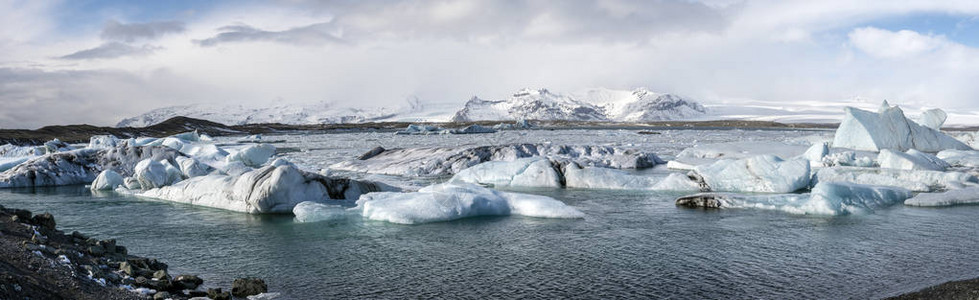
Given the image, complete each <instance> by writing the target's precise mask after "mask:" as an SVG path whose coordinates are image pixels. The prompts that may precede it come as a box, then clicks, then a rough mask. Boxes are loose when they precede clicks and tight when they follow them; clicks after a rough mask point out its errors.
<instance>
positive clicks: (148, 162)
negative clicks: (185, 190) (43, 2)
mask: <svg viewBox="0 0 979 300" xmlns="http://www.w3.org/2000/svg"><path fill="white" fill-rule="evenodd" d="M171 167H172V166H171ZM133 171H134V173H135V175H134V177H135V178H136V180H137V181H139V185H140V186H141V187H143V188H145V189H151V188H158V187H162V186H165V185H167V184H168V183H169V182H170V174H169V172H168V171H167V166H165V165H164V164H162V163H160V162H159V161H155V160H152V159H145V160H143V161H140V162H139V163H137V164H136V167H135V169H133Z"/></svg>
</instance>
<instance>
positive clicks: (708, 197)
mask: <svg viewBox="0 0 979 300" xmlns="http://www.w3.org/2000/svg"><path fill="white" fill-rule="evenodd" d="M717 197H718V196H717V194H710V193H703V194H696V195H690V196H683V197H680V198H677V199H676V205H677V206H683V207H703V208H721V202H720V201H718V200H717Z"/></svg>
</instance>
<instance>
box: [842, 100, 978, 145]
mask: <svg viewBox="0 0 979 300" xmlns="http://www.w3.org/2000/svg"><path fill="white" fill-rule="evenodd" d="M844 111H845V112H846V115H845V116H844V118H843V122H842V123H840V126H839V128H838V129H837V130H836V135H835V137H834V139H833V147H842V148H851V149H856V150H868V151H879V150H881V149H893V150H899V151H906V150H908V149H917V150H920V151H925V152H938V151H942V150H946V149H960V150H969V149H971V147H969V146H968V145H966V144H964V143H962V142H960V141H958V140H956V139H954V138H952V137H950V136H948V135H945V134H944V133H942V132H941V131H938V130H935V129H932V128H928V127H925V126H922V125H919V124H918V123H915V122H913V121H911V120H908V119H907V118H906V117H905V116H904V111H902V110H901V108H899V107H897V106H889V105H887V103H886V102H885V103H884V104H883V105H882V107H881V108H880V111H879V112H877V113H874V112H869V111H865V110H861V109H857V108H853V107H847V108H846V109H844Z"/></svg>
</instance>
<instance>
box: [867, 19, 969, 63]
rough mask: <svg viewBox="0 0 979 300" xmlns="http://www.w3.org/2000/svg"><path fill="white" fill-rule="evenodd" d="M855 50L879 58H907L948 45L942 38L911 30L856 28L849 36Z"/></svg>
mask: <svg viewBox="0 0 979 300" xmlns="http://www.w3.org/2000/svg"><path fill="white" fill-rule="evenodd" d="M849 38H850V42H851V43H853V45H854V46H855V47H857V49H860V51H863V52H864V53H867V54H869V55H871V56H874V57H879V58H892V59H893V58H907V57H912V56H916V55H921V54H924V53H929V52H932V51H935V50H937V49H939V48H942V47H945V46H947V45H949V42H948V40H947V39H945V37H944V36H940V35H939V36H932V35H923V34H920V33H917V32H914V31H911V30H901V31H896V32H895V31H889V30H884V29H878V28H874V27H863V28H857V29H854V30H853V31H851V32H850V34H849Z"/></svg>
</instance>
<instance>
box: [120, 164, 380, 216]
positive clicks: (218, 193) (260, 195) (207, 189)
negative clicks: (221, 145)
mask: <svg viewBox="0 0 979 300" xmlns="http://www.w3.org/2000/svg"><path fill="white" fill-rule="evenodd" d="M392 190H397V189H395V188H393V187H390V186H387V185H384V184H380V183H375V182H369V181H357V180H350V179H345V178H331V177H325V176H321V175H318V174H314V173H309V172H305V171H301V170H299V169H297V168H296V167H295V166H292V165H281V166H266V167H262V168H259V169H255V170H253V171H249V172H246V173H244V174H241V176H228V175H207V176H199V177H193V178H190V179H187V180H184V181H181V182H179V183H177V184H174V185H171V186H164V187H161V188H157V189H151V190H148V191H145V192H143V193H140V194H138V195H139V196H142V197H149V198H156V199H161V200H169V201H174V202H180V203H187V204H193V205H200V206H207V207H214V208H221V209H227V210H233V211H239V212H245V213H252V214H258V213H282V212H292V210H293V207H295V205H296V204H299V203H300V202H303V201H324V200H329V199H356V198H357V197H360V195H361V194H364V193H369V192H376V191H392Z"/></svg>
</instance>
